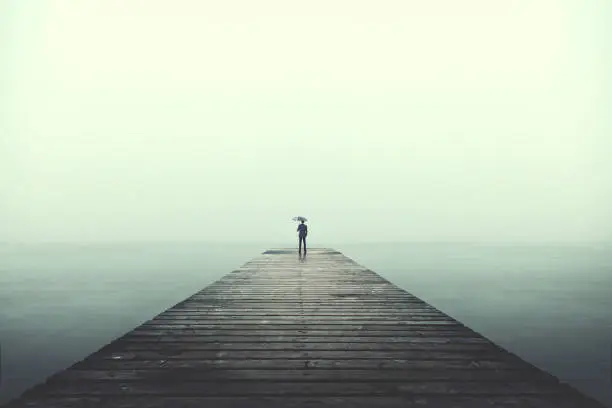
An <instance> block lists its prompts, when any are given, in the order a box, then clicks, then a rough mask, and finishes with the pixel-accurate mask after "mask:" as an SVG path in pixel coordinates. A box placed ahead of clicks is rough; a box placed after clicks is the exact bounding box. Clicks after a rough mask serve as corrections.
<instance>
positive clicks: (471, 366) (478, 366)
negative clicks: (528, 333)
mask: <svg viewBox="0 0 612 408" xmlns="http://www.w3.org/2000/svg"><path fill="white" fill-rule="evenodd" d="M260 346H261V344H260ZM160 367H163V368H165V369H169V370H173V369H175V368H191V369H206V370H211V369H227V368H232V369H251V370H255V369H282V370H290V369H291V370H298V369H300V370H301V369H305V368H319V369H346V370H354V369H360V370H372V369H375V370H481V371H483V372H488V371H490V370H513V371H519V372H522V371H526V370H530V369H531V367H530V366H527V365H516V364H515V362H514V361H512V362H510V361H508V360H507V359H506V360H477V361H468V360H400V359H393V360H390V359H359V360H353V359H348V360H347V359H337V360H317V359H295V360H279V359H272V360H271V359H261V360H93V359H89V360H86V361H82V362H80V363H78V364H76V365H75V366H74V368H75V369H96V370H117V371H120V370H144V369H151V368H160Z"/></svg>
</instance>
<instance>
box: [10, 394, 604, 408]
mask: <svg viewBox="0 0 612 408" xmlns="http://www.w3.org/2000/svg"><path fill="white" fill-rule="evenodd" d="M389 395H391V396H389ZM593 404H594V402H589V405H585V398H584V397H582V396H578V397H577V396H572V397H568V395H557V394H553V395H547V396H546V398H545V399H544V398H542V396H541V395H486V397H483V396H482V395H469V396H465V395H463V396H462V395H454V394H446V395H439V394H436V395H428V394H418V393H415V394H406V395H395V396H394V395H392V394H378V395H377V394H365V395H354V396H351V395H336V394H331V395H330V394H324V395H322V396H321V395H313V394H312V393H309V394H308V395H305V396H295V395H291V396H282V397H263V396H253V395H249V396H244V397H237V396H231V397H206V396H202V394H199V395H194V396H189V397H172V396H157V395H156V396H155V397H153V398H152V397H151V396H148V395H144V396H143V395H140V396H126V395H121V396H116V397H110V398H109V397H106V396H105V397H89V396H88V397H59V398H54V397H43V398H40V399H36V400H31V401H28V402H26V403H24V404H23V405H22V404H19V405H17V404H13V405H11V406H10V407H7V408H15V407H17V406H19V407H27V408H83V407H91V408H143V407H147V408H176V407H180V408H213V407H214V408H245V407H248V408H313V407H322V408H323V407H324V408H347V407H354V408H374V407H376V408H422V407H440V408H442V407H452V408H510V407H516V408H519V407H525V408H527V407H529V408H585V407H588V406H593V407H594V406H596V405H593Z"/></svg>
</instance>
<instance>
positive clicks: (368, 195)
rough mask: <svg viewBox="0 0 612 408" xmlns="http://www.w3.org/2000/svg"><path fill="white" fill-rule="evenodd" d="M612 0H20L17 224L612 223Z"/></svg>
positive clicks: (495, 230) (181, 232)
mask: <svg viewBox="0 0 612 408" xmlns="http://www.w3.org/2000/svg"><path fill="white" fill-rule="evenodd" d="M610 21H612V3H610V2H609V1H607V0H576V1H554V0H515V1H512V2H505V1H504V2H503V1H491V0H479V1H476V0H462V1H455V0H448V1H431V2H423V1H407V0H394V1H355V0H352V1H349V0H335V1H322V0H314V1H309V2H306V3H305V2H287V1H280V0H274V1H273V0H262V1H257V2H254V1H248V0H244V1H236V0H228V1H201V0H184V1H161V0H146V1H144V0H105V1H99V2H84V1H77V0H64V1H61V0H47V1H42V0H41V1H28V2H24V1H20V0H5V1H0V30H3V31H2V32H1V33H0V47H1V48H0V62H1V63H0V108H1V113H0V115H1V116H0V132H1V133H0V210H1V212H0V241H9V242H12V241H54V240H60V241H98V240H103V241H112V240H122V241H125V240H191V239H197V240H208V241H258V242H281V241H283V240H287V241H288V242H293V241H291V240H293V239H295V226H294V224H293V223H291V221H290V220H291V218H292V217H293V216H296V215H304V216H307V217H309V218H310V219H311V222H310V231H311V233H310V234H309V238H310V240H311V245H316V243H317V242H326V243H335V242H353V241H406V240H408V241H437V240H440V241H481V242H484V241H599V240H609V239H610V237H611V235H610V233H611V231H612V228H611V227H612V222H611V219H610V209H609V208H610V204H611V203H612V199H611V198H612V189H611V188H610V187H611V185H612V166H611V165H610V163H609V157H610V153H611V151H612V136H611V130H612V126H611V123H612V120H611V119H610V112H611V111H612V110H611V107H612V105H611V103H610V102H611V100H610V98H611V96H612V91H611V87H610V82H609V79H608V78H607V77H606V76H609V72H612V64H611V59H610V46H609V44H607V43H609V39H610V38H612V29H610V26H609V22H610Z"/></svg>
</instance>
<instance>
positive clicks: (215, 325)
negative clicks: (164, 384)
mask: <svg viewBox="0 0 612 408" xmlns="http://www.w3.org/2000/svg"><path fill="white" fill-rule="evenodd" d="M413 327H414V326H410V325H406V324H402V323H401V322H399V323H397V322H389V321H387V322H377V323H375V324H370V322H368V321H365V322H364V323H359V321H351V322H350V323H346V321H335V322H334V321H331V322H328V321H323V322H321V323H319V324H311V323H306V324H301V323H296V322H295V321H289V322H285V323H284V322H283V321H280V322H278V321H268V320H256V321H255V322H253V321H249V320H241V321H238V322H236V320H230V321H227V322H222V323H219V322H218V321H217V322H215V320H208V321H206V320H204V321H197V323H187V324H185V323H179V321H177V322H170V323H166V320H158V321H151V322H150V323H145V324H143V325H141V326H140V327H139V328H138V330H140V329H145V330H193V329H197V330H202V329H207V330H215V329H218V330H308V331H330V330H335V331H338V330H341V331H346V332H351V331H357V330H362V331H363V330H366V331H373V332H376V331H399V332H401V334H402V336H423V335H426V334H429V335H431V334H435V333H439V332H442V331H441V330H435V331H434V330H423V331H420V332H419V331H417V330H415V329H414V328H413ZM444 333H451V334H450V335H451V336H453V335H454V336H457V335H461V336H471V337H474V338H478V339H480V340H483V338H482V337H480V336H478V335H477V334H476V333H474V332H469V331H467V330H454V331H450V330H449V331H445V332H444ZM437 335H438V336H439V334H437Z"/></svg>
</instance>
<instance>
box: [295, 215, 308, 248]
mask: <svg viewBox="0 0 612 408" xmlns="http://www.w3.org/2000/svg"><path fill="white" fill-rule="evenodd" d="M297 231H298V236H299V240H300V249H299V254H300V255H302V242H304V255H306V235H308V227H307V226H306V224H304V220H302V223H301V224H300V225H298V227H297Z"/></svg>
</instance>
